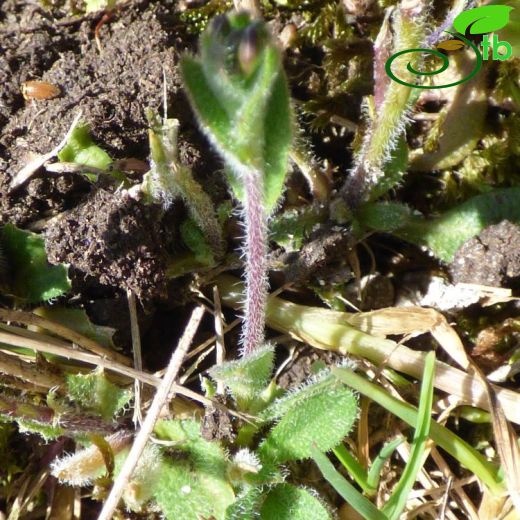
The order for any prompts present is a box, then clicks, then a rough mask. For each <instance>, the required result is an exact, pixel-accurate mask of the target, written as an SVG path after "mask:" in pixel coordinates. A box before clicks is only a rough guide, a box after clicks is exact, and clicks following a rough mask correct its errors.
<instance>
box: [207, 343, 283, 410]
mask: <svg viewBox="0 0 520 520" xmlns="http://www.w3.org/2000/svg"><path fill="white" fill-rule="evenodd" d="M273 366H274V347H273V345H265V346H264V347H262V348H259V349H256V350H255V351H254V352H253V353H251V354H250V355H248V356H246V357H243V358H241V359H237V360H234V361H227V362H226V363H222V364H221V365H215V366H213V367H212V368H211V369H210V370H209V375H210V376H211V377H212V378H213V379H214V380H215V381H218V382H222V383H224V385H225V386H226V387H227V388H228V389H229V391H230V392H231V395H232V396H233V397H234V399H236V401H237V405H238V407H239V409H241V410H248V409H249V408H250V407H251V405H252V404H253V402H254V401H255V400H256V399H258V398H260V394H261V393H262V391H263V390H265V388H266V387H267V385H268V383H269V380H270V379H271V375H272V372H273Z"/></svg>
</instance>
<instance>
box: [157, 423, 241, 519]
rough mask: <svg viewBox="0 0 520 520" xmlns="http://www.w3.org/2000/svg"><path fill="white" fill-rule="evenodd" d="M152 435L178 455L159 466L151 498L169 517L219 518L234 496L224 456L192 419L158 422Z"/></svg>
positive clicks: (218, 446) (221, 517)
mask: <svg viewBox="0 0 520 520" xmlns="http://www.w3.org/2000/svg"><path fill="white" fill-rule="evenodd" d="M155 433H156V435H157V436H158V437H159V438H161V439H165V440H169V441H173V443H174V444H173V445H174V447H175V450H178V451H180V452H181V453H182V454H181V455H180V456H177V457H176V458H175V459H174V460H172V461H171V462H167V463H165V464H164V465H163V468H162V470H161V472H160V478H159V482H158V483H157V485H156V487H155V491H154V498H155V500H156V502H157V503H158V505H159V506H160V508H161V510H162V512H163V514H164V515H165V517H166V518H167V519H171V520H200V518H201V517H203V518H210V517H211V516H214V517H215V518H216V519H218V520H220V519H223V518H224V516H225V512H226V509H227V508H228V507H229V506H230V504H232V503H233V501H234V500H235V495H234V492H233V489H232V488H231V485H230V484H229V482H228V481H227V476H226V456H225V453H224V450H223V449H222V447H221V446H220V445H219V444H218V443H216V442H208V441H206V440H204V439H203V438H202V437H201V435H200V424H199V423H198V422H197V421H194V420H175V421H159V422H158V423H157V425H156V427H155Z"/></svg>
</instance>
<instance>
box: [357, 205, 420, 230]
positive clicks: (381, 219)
mask: <svg viewBox="0 0 520 520" xmlns="http://www.w3.org/2000/svg"><path fill="white" fill-rule="evenodd" d="M411 218H412V210H411V209H410V208H409V207H408V206H406V205H405V204H401V203H399V202H369V203H367V204H364V205H363V206H361V207H360V208H359V209H358V210H357V211H356V213H355V220H356V224H357V226H359V228H361V229H366V228H368V229H377V230H378V231H385V232H391V231H394V230H396V229H399V228H402V227H403V226H405V225H406V224H407V223H408V222H409V221H410V219H411Z"/></svg>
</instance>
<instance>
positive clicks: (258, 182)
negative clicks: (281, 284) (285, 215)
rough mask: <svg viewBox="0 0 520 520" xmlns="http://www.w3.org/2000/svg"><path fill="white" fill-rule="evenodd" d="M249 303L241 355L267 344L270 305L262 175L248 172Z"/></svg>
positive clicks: (246, 221)
mask: <svg viewBox="0 0 520 520" xmlns="http://www.w3.org/2000/svg"><path fill="white" fill-rule="evenodd" d="M244 187H245V195H246V197H245V201H244V222H245V232H246V236H245V253H246V273H245V279H246V301H245V313H244V327H243V331H242V355H243V356H247V355H248V354H250V353H251V352H253V351H254V350H255V349H256V348H257V347H259V346H260V344H261V343H262V342H263V340H264V328H265V305H266V301H267V291H268V284H267V217H266V215H265V211H264V207H263V202H262V197H263V190H262V173H261V172H259V171H258V170H254V169H249V170H248V172H247V173H246V175H245V176H244Z"/></svg>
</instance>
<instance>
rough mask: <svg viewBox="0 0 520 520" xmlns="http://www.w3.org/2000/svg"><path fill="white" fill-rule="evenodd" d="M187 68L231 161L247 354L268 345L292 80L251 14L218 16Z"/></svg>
mask: <svg viewBox="0 0 520 520" xmlns="http://www.w3.org/2000/svg"><path fill="white" fill-rule="evenodd" d="M181 70H182V75H183V79H184V86H185V88H186V90H187V92H188V96H189V99H190V102H191V105H192V107H193V109H194V111H195V113H196V115H197V118H198V121H199V124H200V127H201V128H202V130H203V131H204V133H205V134H206V135H207V136H208V138H209V140H210V141H211V142H212V144H213V145H214V147H215V149H216V150H217V151H218V153H219V154H220V155H221V156H222V158H223V159H224V162H225V165H226V170H227V178H228V181H229V184H230V185H231V188H232V190H233V193H234V195H235V196H236V198H237V199H238V200H239V201H240V202H241V206H242V209H241V214H242V219H243V221H244V228H245V237H244V254H245V281H246V284H245V286H246V287H245V292H246V294H245V316H244V328H243V332H242V351H243V354H244V355H246V354H249V353H251V352H253V351H254V350H255V349H256V348H258V347H259V346H260V345H261V344H262V342H263V340H264V325H265V305H266V298H267V290H268V282H267V249H268V239H267V222H268V218H269V216H270V215H271V213H272V212H273V210H274V208H275V207H276V205H277V203H278V200H279V198H280V196H281V194H282V190H283V184H284V180H285V174H286V171H287V161H288V153H289V147H290V144H291V134H292V132H291V129H292V123H291V108H290V102H289V92H288V88H287V80H286V78H285V73H284V71H283V68H282V60H281V56H280V53H279V51H278V49H277V47H276V45H275V44H274V42H273V40H272V38H271V36H270V34H269V32H268V30H267V28H266V26H265V24H264V23H263V22H262V21H259V20H252V19H251V17H250V15H249V14H248V13H245V12H240V13H230V14H227V15H223V16H219V17H217V18H215V19H214V20H213V22H212V23H211V25H210V26H209V28H208V29H207V30H206V31H205V32H204V33H203V34H202V35H201V38H200V51H199V54H198V56H185V57H184V58H183V60H182V62H181Z"/></svg>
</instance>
